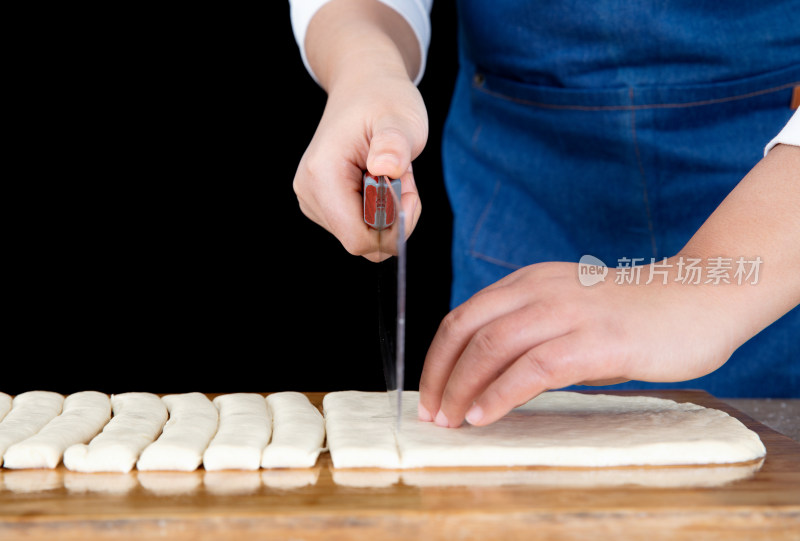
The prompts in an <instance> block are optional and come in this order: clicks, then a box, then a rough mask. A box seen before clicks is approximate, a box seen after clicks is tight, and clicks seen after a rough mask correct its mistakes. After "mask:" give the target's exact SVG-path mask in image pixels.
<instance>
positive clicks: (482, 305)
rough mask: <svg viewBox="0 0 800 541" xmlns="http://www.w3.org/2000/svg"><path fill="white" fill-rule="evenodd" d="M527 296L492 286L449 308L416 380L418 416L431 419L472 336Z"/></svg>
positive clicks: (521, 303)
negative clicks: (418, 400) (449, 310)
mask: <svg viewBox="0 0 800 541" xmlns="http://www.w3.org/2000/svg"><path fill="white" fill-rule="evenodd" d="M525 302H529V300H528V299H523V296H522V295H520V294H519V292H518V291H515V290H514V289H512V288H493V289H492V290H489V291H481V292H479V293H476V294H475V295H473V296H472V297H471V298H470V299H469V300H467V301H466V302H464V303H463V304H462V305H460V306H458V307H456V308H455V309H453V310H452V311H451V312H450V313H449V314H447V316H445V318H444V319H443V320H442V323H441V324H440V325H439V329H438V330H437V331H436V334H435V336H434V337H433V340H432V341H431V345H430V346H429V347H428V353H427V355H426V357H425V363H424V365H423V368H422V375H421V378H420V383H419V391H420V402H419V418H420V419H421V420H425V421H431V420H433V419H434V418H435V416H436V414H437V413H438V412H439V409H440V404H441V399H442V393H443V392H444V388H445V386H446V384H447V381H448V380H449V379H450V374H451V372H452V371H453V367H454V366H455V364H456V362H457V361H458V359H459V357H460V356H461V353H462V352H463V351H464V348H466V347H467V344H468V343H469V341H470V339H471V338H472V336H473V335H474V334H475V333H476V332H477V331H478V330H479V329H480V328H481V327H483V326H485V325H486V324H488V323H489V322H491V321H492V320H494V319H496V318H497V317H500V316H501V315H503V314H504V313H507V312H509V311H514V310H516V309H518V308H520V307H521V306H522V305H523V304H524V303H525Z"/></svg>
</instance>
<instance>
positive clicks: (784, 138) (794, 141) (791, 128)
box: [764, 109, 800, 156]
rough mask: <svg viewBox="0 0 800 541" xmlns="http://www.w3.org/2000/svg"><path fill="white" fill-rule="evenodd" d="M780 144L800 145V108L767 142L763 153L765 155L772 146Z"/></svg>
mask: <svg viewBox="0 0 800 541" xmlns="http://www.w3.org/2000/svg"><path fill="white" fill-rule="evenodd" d="M780 144H783V145H794V146H800V109H798V110H797V111H795V112H794V114H793V115H792V118H790V119H789V122H788V123H787V124H786V126H785V127H784V128H783V129H782V130H781V131H780V133H779V134H778V135H776V136H775V138H774V139H773V140H772V141H770V142H769V144H768V145H767V146H766V148H765V149H764V155H765V156H766V155H767V152H769V151H770V150H772V147H774V146H775V145H780Z"/></svg>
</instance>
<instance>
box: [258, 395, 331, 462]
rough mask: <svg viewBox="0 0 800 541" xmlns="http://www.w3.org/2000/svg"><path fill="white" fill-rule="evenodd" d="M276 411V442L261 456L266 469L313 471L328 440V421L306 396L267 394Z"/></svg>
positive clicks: (273, 421) (270, 405)
mask: <svg viewBox="0 0 800 541" xmlns="http://www.w3.org/2000/svg"><path fill="white" fill-rule="evenodd" d="M267 405H268V406H269V408H270V411H271V412H272V441H271V442H270V444H269V445H267V447H266V448H265V449H264V454H263V456H262V457H261V466H262V467H263V468H310V467H312V466H313V465H314V464H316V463H317V458H318V457H319V453H320V452H321V451H322V445H323V443H324V441H325V420H324V419H323V417H322V414H321V413H320V412H319V410H318V409H317V408H316V407H314V405H313V404H312V403H311V402H310V401H309V400H308V397H306V395H304V394H302V393H297V392H293V391H285V392H281V393H273V394H270V395H267Z"/></svg>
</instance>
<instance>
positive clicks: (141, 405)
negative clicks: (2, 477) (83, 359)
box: [0, 391, 325, 472]
mask: <svg viewBox="0 0 800 541" xmlns="http://www.w3.org/2000/svg"><path fill="white" fill-rule="evenodd" d="M0 419H1V420H0V466H3V467H5V468H9V469H27V468H55V467H56V466H58V464H59V463H61V462H62V460H63V463H64V466H65V467H66V468H67V469H69V470H72V471H78V472H128V471H130V470H132V469H133V468H134V467H136V468H137V469H139V470H142V471H148V470H170V471H193V470H195V469H197V468H198V467H200V465H201V464H202V465H203V467H204V468H205V469H206V470H209V471H212V470H224V469H238V470H254V469H258V468H261V467H263V468H307V467H311V466H313V465H314V464H315V463H316V461H317V457H318V455H319V453H320V452H321V450H322V446H323V442H324V438H325V427H324V420H323V418H322V415H321V414H320V412H319V411H318V410H317V408H316V407H314V406H313V405H312V404H311V403H310V401H309V400H308V398H307V397H306V396H305V395H303V394H301V393H296V392H281V393H275V394H270V395H267V397H266V398H265V397H264V396H263V395H260V394H256V393H233V394H225V395H220V396H217V397H216V398H214V400H213V401H212V400H210V399H209V398H208V397H207V396H206V395H204V394H202V393H184V394H171V395H165V396H163V397H160V396H158V395H156V394H153V393H146V392H129V393H121V394H115V395H111V396H109V395H107V394H104V393H100V392H97V391H81V392H77V393H73V394H70V395H67V396H66V397H65V396H63V395H61V394H59V393H55V392H51V391H28V392H25V393H21V394H19V395H17V396H15V397H14V398H13V399H12V398H11V397H10V396H9V395H7V394H4V393H0Z"/></svg>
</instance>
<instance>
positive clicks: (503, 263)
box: [472, 252, 522, 270]
mask: <svg viewBox="0 0 800 541" xmlns="http://www.w3.org/2000/svg"><path fill="white" fill-rule="evenodd" d="M472 257H474V258H475V259H482V260H483V261H486V262H487V263H491V264H493V265H497V266H498V267H505V268H507V269H511V270H519V269H521V268H522V265H515V264H514V263H509V262H508V261H503V260H502V259H496V258H494V257H491V256H488V255H485V254H482V253H480V252H472Z"/></svg>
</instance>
